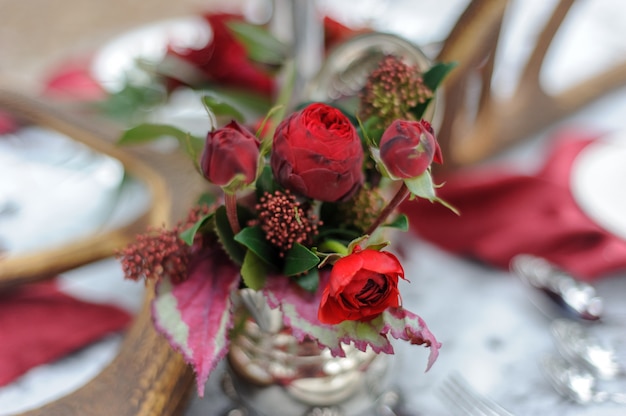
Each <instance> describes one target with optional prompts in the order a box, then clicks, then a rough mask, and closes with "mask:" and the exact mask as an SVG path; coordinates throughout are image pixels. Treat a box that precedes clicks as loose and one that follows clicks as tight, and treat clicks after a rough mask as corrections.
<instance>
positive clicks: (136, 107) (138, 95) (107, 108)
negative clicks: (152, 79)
mask: <svg viewBox="0 0 626 416" xmlns="http://www.w3.org/2000/svg"><path fill="white" fill-rule="evenodd" d="M166 100H167V93H166V91H165V89H164V88H162V87H160V86H158V85H153V84H149V85H133V84H131V83H130V82H129V81H128V80H127V81H126V82H125V84H124V87H123V88H122V89H121V90H120V91H119V92H116V93H113V94H111V95H109V96H108V97H107V98H106V100H104V101H102V102H99V103H98V104H97V106H98V108H99V109H100V110H101V111H102V112H104V113H105V114H107V115H108V116H110V117H111V118H113V119H116V120H120V121H122V122H124V124H127V125H130V124H134V122H133V121H135V122H136V118H137V113H138V112H144V111H145V110H146V109H147V108H151V107H154V106H155V105H158V104H162V103H164V102H165V101H166Z"/></svg>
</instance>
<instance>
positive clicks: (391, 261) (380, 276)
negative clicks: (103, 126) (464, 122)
mask: <svg viewBox="0 0 626 416" xmlns="http://www.w3.org/2000/svg"><path fill="white" fill-rule="evenodd" d="M212 19H213V20H212V21H211V23H212V24H213V27H214V31H216V32H217V33H218V35H216V38H217V39H218V41H219V42H222V44H221V45H220V47H223V44H225V43H228V42H230V43H232V44H234V45H236V47H233V49H231V50H228V51H225V50H222V51H221V52H216V50H214V49H212V51H213V52H214V53H216V54H218V55H219V54H221V55H222V59H225V60H227V62H243V61H241V59H242V58H241V56H242V55H241V54H242V53H244V52H243V51H245V53H246V60H245V65H246V66H245V68H248V69H246V70H245V71H244V73H243V74H240V75H241V76H240V78H239V79H240V82H237V81H236V80H232V79H231V80H230V81H229V80H226V79H224V76H226V75H225V74H222V75H220V76H221V77H222V78H221V81H220V84H222V85H224V83H226V84H230V85H232V86H234V87H241V86H245V87H246V89H247V90H248V91H250V90H251V89H253V87H252V85H257V86H258V85H261V89H257V90H256V92H260V93H262V94H267V91H266V88H267V85H274V83H275V79H274V78H273V77H271V76H269V77H268V76H267V75H266V76H265V77H264V78H262V79H263V80H264V81H263V82H262V83H261V84H258V83H257V81H258V79H259V76H260V75H259V74H260V73H261V72H258V71H261V70H260V69H259V68H260V67H259V66H258V62H259V61H262V59H256V60H252V59H250V58H248V57H251V56H253V54H252V51H254V47H252V46H251V45H254V44H255V42H256V45H257V46H258V44H259V37H264V38H263V39H265V41H263V42H261V43H263V45H264V47H265V48H267V45H279V44H278V43H277V41H275V40H272V39H270V38H269V37H268V36H269V35H267V34H266V33H265V32H263V31H262V28H258V27H252V26H249V25H246V24H243V23H242V22H241V21H240V20H237V19H235V21H236V23H237V25H236V26H235V25H231V26H226V25H225V24H224V21H225V18H224V17H223V16H220V17H219V18H216V17H215V16H213V17H212ZM333 27H334V28H335V29H336V28H337V26H333ZM216 28H217V30H216ZM335 31H336V30H335ZM234 34H236V35H237V36H235V35H234ZM211 48H217V46H216V45H207V48H206V49H207V50H208V49H211ZM270 49H271V47H270ZM233 52H237V55H236V56H235V57H233V56H232V53H233ZM256 52H257V53H256V54H255V55H254V56H256V57H258V56H261V55H263V54H259V53H258V50H256ZM202 54H203V51H187V52H183V53H180V52H177V58H181V57H184V58H185V59H188V61H187V62H188V63H189V62H194V60H196V61H195V67H196V69H199V68H201V66H200V65H198V62H197V57H198V56H202ZM228 54H231V55H229V56H227V57H226V55H228ZM209 55H211V56H215V55H214V54H209ZM268 55H269V56H274V57H275V56H280V53H278V52H276V51H273V53H270V54H265V55H263V56H268ZM190 57H194V59H192V60H189V59H190ZM262 63H263V64H264V66H263V68H265V69H267V68H268V67H269V66H268V63H270V61H266V62H262ZM271 64H272V65H271V67H272V69H274V70H275V69H277V68H279V67H282V68H283V69H284V68H286V65H284V62H281V65H277V60H276V59H273V60H271ZM235 67H236V68H239V69H241V66H235ZM450 68H451V65H446V64H437V65H433V66H432V67H431V68H429V69H428V70H427V71H426V72H424V70H423V69H421V68H418V67H416V66H411V65H408V64H406V63H404V62H403V61H402V59H401V57H395V56H386V57H385V58H384V59H383V60H382V61H381V62H380V64H379V66H378V67H377V68H376V69H375V70H374V71H373V72H372V73H371V74H370V75H369V78H368V80H367V83H366V85H365V87H364V88H363V90H362V92H361V94H360V95H359V97H358V103H357V104H356V106H354V105H353V106H349V105H347V106H344V107H342V106H339V105H338V104H337V103H321V102H313V103H302V105H300V106H299V107H297V108H295V109H292V110H289V111H288V112H287V110H286V104H285V102H286V99H285V97H288V96H289V86H288V83H287V85H286V86H285V87H284V90H283V93H281V94H279V95H278V97H279V98H278V103H277V104H276V105H273V106H271V107H270V108H268V109H267V111H266V113H265V114H260V115H259V116H258V118H254V117H253V118H252V119H250V117H247V118H246V117H245V116H243V115H242V113H243V110H241V108H242V107H241V106H240V104H241V101H237V100H230V101H229V100H226V99H224V100H222V99H221V97H224V96H223V95H219V94H217V93H215V91H213V92H210V90H207V95H205V96H204V103H205V106H206V107H207V111H208V117H210V119H211V120H212V121H213V123H212V124H213V128H212V129H211V131H209V132H208V133H207V135H206V137H202V138H195V137H192V136H190V135H189V134H187V133H185V132H182V131H179V130H178V129H176V128H174V127H171V126H159V125H146V124H144V125H140V126H136V127H134V128H131V129H129V130H128V131H126V133H125V134H124V136H123V137H122V139H121V142H122V143H126V144H128V143H135V142H137V141H144V140H146V138H148V137H150V138H155V137H158V136H160V135H162V134H169V135H174V136H175V137H177V138H179V139H180V140H181V143H183V145H184V147H185V148H186V149H187V150H188V151H189V153H190V154H191V155H192V156H193V157H192V159H193V160H194V161H196V162H197V168H198V171H199V173H200V174H201V175H203V177H204V178H205V179H206V180H207V181H208V183H210V184H211V185H210V187H209V186H208V187H207V188H208V189H209V188H210V189H219V188H221V191H220V192H213V193H209V195H208V196H207V195H205V196H203V198H202V199H201V200H200V201H201V202H199V204H198V206H197V207H195V208H193V209H192V210H191V211H190V213H189V216H188V218H186V219H185V220H184V221H182V222H181V223H179V224H178V225H177V226H175V227H173V228H171V229H162V230H150V231H149V232H148V233H146V234H143V235H140V236H138V237H137V240H136V242H134V243H133V244H131V245H130V246H128V247H127V248H125V249H124V250H122V251H120V253H119V257H120V259H121V262H122V265H123V269H124V272H125V275H126V277H128V278H130V279H135V280H139V279H146V280H152V281H155V282H156V283H155V284H154V289H155V297H154V300H153V310H152V312H153V318H154V323H155V326H156V328H157V329H158V330H159V331H160V332H161V333H163V334H164V335H165V336H166V337H167V339H168V340H169V342H170V343H171V344H172V346H173V347H174V348H176V349H177V350H179V351H180V352H181V353H182V354H183V355H184V357H185V358H186V359H187V361H188V362H189V363H190V364H191V365H192V366H193V367H194V369H195V371H196V375H197V384H198V393H199V394H200V395H202V390H203V386H204V384H205V382H206V380H207V379H208V377H209V375H210V373H211V371H212V370H213V369H214V368H215V366H216V365H217V363H218V362H219V360H220V359H222V358H223V357H224V356H225V354H226V353H227V351H228V348H229V343H230V339H231V335H232V332H233V331H236V329H235V328H234V307H233V305H234V299H233V298H234V297H235V296H236V294H237V293H238V290H239V289H241V288H250V289H252V290H256V291H261V292H262V293H263V294H264V296H265V298H266V299H267V302H268V304H269V306H270V307H272V308H279V309H280V310H281V312H282V315H283V320H284V326H285V327H286V328H289V330H290V331H291V332H292V333H293V334H294V336H296V337H297V338H298V339H299V340H305V339H314V340H316V341H317V342H318V344H320V345H321V346H324V347H327V348H329V349H330V351H331V352H332V354H333V355H334V356H341V355H343V354H344V352H343V350H342V347H341V345H342V344H353V345H354V346H355V347H356V348H357V349H360V350H363V351H364V350H365V349H367V348H371V349H372V350H373V351H375V352H376V353H389V354H390V353H393V347H392V344H391V342H390V338H396V339H401V340H405V341H408V342H410V343H411V344H418V345H425V346H427V347H429V348H430V358H429V362H428V366H427V368H429V367H430V366H431V365H432V363H433V362H434V361H435V359H436V357H437V354H438V350H439V347H440V343H439V342H438V341H437V340H436V338H435V337H434V336H433V334H432V333H431V332H430V331H429V330H428V327H427V326H426V324H425V322H424V321H423V320H422V319H421V318H420V317H419V316H417V315H415V314H414V313H412V312H410V311H408V310H406V309H404V307H403V306H402V301H401V296H400V292H399V288H398V284H399V281H400V280H401V279H405V273H404V269H403V267H402V264H401V262H400V260H399V258H398V257H397V256H396V255H394V254H393V253H392V252H391V251H389V250H388V249H387V246H388V245H389V242H388V241H387V240H386V239H385V232H384V231H385V230H389V229H402V230H406V229H407V228H408V221H407V219H406V217H405V216H403V215H400V214H398V213H397V210H396V208H397V207H398V205H399V204H400V203H401V202H402V201H403V200H405V199H406V198H415V197H419V198H425V199H427V200H430V201H438V202H443V201H440V200H439V198H437V196H436V186H435V185H434V184H433V181H432V178H431V173H430V169H431V164H432V163H433V162H435V163H442V155H441V151H440V149H439V145H438V143H437V140H436V137H435V132H434V131H433V128H432V127H431V125H430V124H429V122H428V121H426V120H423V119H422V117H423V114H424V111H425V109H426V108H427V106H428V105H429V103H430V102H431V101H432V100H433V97H434V92H435V89H436V88H437V86H438V84H439V83H440V82H441V80H442V79H443V78H444V76H445V74H446V73H447V72H448V71H449V70H450ZM265 69H264V70H265ZM212 71H213V72H214V74H213V75H212V76H213V77H216V75H215V72H216V71H217V70H216V69H215V68H212ZM252 71H254V74H253V76H250V74H251V73H252ZM217 72H219V71H217ZM169 75H171V73H170V74H169ZM227 75H228V76H232V75H233V74H232V73H231V74H227ZM266 81H267V82H269V84H268V83H267V82H266ZM168 82H171V79H169V81H168ZM169 85H171V84H169ZM285 91H286V92H285ZM223 92H224V90H221V93H223ZM239 97H241V96H239ZM218 187H219V188H218ZM444 204H445V203H444Z"/></svg>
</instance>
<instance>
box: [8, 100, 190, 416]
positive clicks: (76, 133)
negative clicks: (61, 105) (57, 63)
mask: <svg viewBox="0 0 626 416" xmlns="http://www.w3.org/2000/svg"><path fill="white" fill-rule="evenodd" d="M0 109H2V110H4V111H8V112H9V113H11V114H14V115H15V116H16V117H18V118H19V119H20V120H22V121H24V122H26V123H29V124H34V125H39V126H42V127H47V128H50V129H53V130H56V131H58V132H60V133H62V134H65V135H67V136H68V137H71V138H72V139H74V140H76V141H78V142H81V143H83V144H85V145H87V146H89V147H90V148H92V149H93V150H95V151H97V152H101V153H104V154H106V155H109V156H112V157H114V158H117V159H118V160H119V161H120V162H121V163H122V164H123V165H124V168H125V170H126V172H127V173H128V174H129V175H131V176H132V177H134V178H136V179H138V180H139V181H141V182H143V184H144V186H146V187H147V189H148V190H149V192H150V195H151V198H152V202H151V204H150V207H149V209H148V210H147V211H146V212H145V213H144V214H143V215H141V216H140V217H139V218H137V219H135V220H134V221H133V222H132V223H131V224H128V225H124V226H122V227H119V228H116V229H112V230H108V231H103V232H101V233H98V234H95V235H92V236H89V237H86V238H81V239H78V240H75V241H73V242H70V243H68V244H65V245H63V246H60V247H54V248H50V249H45V250H42V251H38V252H35V253H29V254H24V255H16V256H7V257H3V258H0V290H4V289H6V288H8V287H12V286H16V285H21V284H24V283H28V282H33V281H37V280H42V279H46V278H49V277H52V276H55V275H57V274H58V273H62V272H64V271H66V270H70V269H72V268H75V267H78V266H81V265H84V264H87V263H90V262H93V261H96V260H100V259H102V258H106V257H110V256H112V255H113V254H114V252H115V250H116V249H119V248H122V247H124V246H125V245H126V244H128V243H129V242H131V241H132V240H133V239H134V238H135V235H136V234H137V233H140V232H143V231H145V229H146V227H147V226H156V227H159V226H163V225H165V224H168V223H169V222H170V221H171V220H172V219H174V218H181V217H182V216H184V212H185V211H186V210H187V208H188V207H189V206H191V204H192V202H193V199H194V197H195V195H197V194H198V190H199V189H200V186H201V180H200V179H199V175H197V174H196V173H195V172H194V171H193V166H192V164H191V163H189V161H188V160H187V159H186V157H185V156H183V155H182V154H178V153H176V154H168V155H163V154H157V153H155V152H151V151H149V149H146V148H143V149H136V148H120V147H117V146H115V145H114V144H113V142H114V141H115V139H116V138H117V137H119V133H120V131H119V128H117V127H111V126H104V123H103V122H102V121H94V120H91V119H89V117H85V116H79V115H77V114H73V113H71V112H68V111H63V110H60V109H58V108H57V107H53V106H52V105H50V104H46V103H45V102H42V101H39V100H36V99H33V98H29V97H27V96H24V95H21V94H18V93H15V92H10V91H2V90H0ZM157 172H158V173H157ZM171 201H176V206H171ZM138 284H139V283H138ZM150 289H151V288H150V287H148V288H147V290H146V297H145V299H144V302H143V306H142V308H141V311H140V312H139V314H138V315H137V316H136V317H135V319H134V321H133V323H132V325H131V326H130V328H129V329H128V330H127V332H126V334H125V337H124V340H123V342H122V345H121V348H120V350H119V352H118V355H117V356H116V357H115V358H114V359H113V361H112V362H111V363H110V364H109V365H108V366H107V367H106V368H104V370H103V371H102V372H101V373H100V374H99V375H98V376H96V377H95V378H94V379H92V380H91V381H89V382H88V383H87V384H85V385H84V386H83V387H81V388H79V389H78V390H76V391H74V392H73V393H71V394H69V395H67V396H64V397H63V398H61V399H59V400H57V401H55V402H52V403H49V404H47V405H44V406H43V407H40V408H37V409H34V410H31V411H28V412H26V413H23V415H29V416H31V415H46V416H54V415H59V416H72V415H81V416H83V415H116V416H123V415H172V414H180V413H182V412H183V411H184V409H185V407H186V405H187V399H188V398H189V393H190V391H191V387H193V373H192V371H191V370H190V367H189V366H187V365H186V364H185V362H184V361H183V359H182V357H181V356H180V355H179V354H178V353H176V352H174V351H173V350H172V349H171V347H170V346H169V344H168V342H167V341H166V339H165V338H164V337H162V336H161V335H159V334H158V333H157V332H156V331H155V330H154V328H153V326H152V321H151V317H150V300H151V297H152V293H153V291H152V290H150Z"/></svg>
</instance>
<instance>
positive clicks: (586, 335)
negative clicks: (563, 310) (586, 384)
mask: <svg viewBox="0 0 626 416" xmlns="http://www.w3.org/2000/svg"><path fill="white" fill-rule="evenodd" d="M550 329H551V331H552V335H553V336H554V341H555V344H556V347H557V349H558V350H559V352H560V353H561V355H562V356H563V357H564V358H565V359H567V360H569V361H570V362H573V363H580V364H582V365H584V366H585V367H586V368H587V369H588V370H589V371H591V372H592V373H593V374H594V375H595V376H597V377H600V378H602V379H612V378H615V377H617V376H619V375H621V374H624V368H623V365H622V364H621V363H620V362H619V361H618V358H617V354H616V351H615V348H613V346H611V345H608V344H607V343H603V342H601V341H600V339H598V338H597V337H595V336H593V335H592V334H591V333H590V332H589V331H588V330H587V329H586V328H585V327H584V326H583V325H581V324H580V323H578V322H574V321H571V320H567V319H557V320H555V321H553V322H552V324H551V326H550Z"/></svg>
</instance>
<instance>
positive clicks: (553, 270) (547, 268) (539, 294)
mask: <svg viewBox="0 0 626 416" xmlns="http://www.w3.org/2000/svg"><path fill="white" fill-rule="evenodd" d="M510 268H511V271H512V272H513V273H514V274H516V275H517V276H519V278H520V279H521V280H522V282H524V283H525V284H526V285H527V286H529V287H530V288H531V289H537V290H533V291H531V301H532V302H533V303H534V304H535V306H537V308H539V310H541V311H542V312H543V313H545V314H546V315H547V316H548V317H550V318H555V317H563V316H567V317H570V318H572V319H576V320H582V321H596V320H598V319H600V318H601V316H602V312H603V309H604V303H603V300H602V298H601V297H600V296H598V295H597V294H596V290H595V288H594V287H593V286H591V285H589V284H588V283H585V282H581V281H578V280H576V279H575V278H574V277H573V276H571V275H569V274H567V273H565V272H564V271H562V270H560V269H559V268H557V267H556V266H554V265H553V264H551V263H550V262H548V261H547V260H545V259H543V258H541V257H536V256H532V255H529V254H519V255H517V256H515V257H514V258H513V259H512V260H511V266H510Z"/></svg>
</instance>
